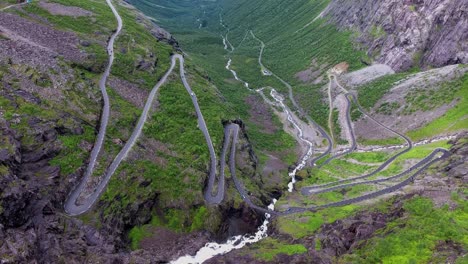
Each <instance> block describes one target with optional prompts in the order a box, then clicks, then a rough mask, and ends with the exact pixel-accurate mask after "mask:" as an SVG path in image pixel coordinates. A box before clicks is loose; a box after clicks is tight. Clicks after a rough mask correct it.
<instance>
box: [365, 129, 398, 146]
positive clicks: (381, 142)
mask: <svg viewBox="0 0 468 264" xmlns="http://www.w3.org/2000/svg"><path fill="white" fill-rule="evenodd" d="M382 129H383V128H382ZM356 140H357V142H358V143H359V144H362V145H365V146H366V145H367V146H385V145H402V144H406V141H405V140H404V139H402V138H401V137H394V138H384V139H366V138H360V137H359V138H357V139H356Z"/></svg>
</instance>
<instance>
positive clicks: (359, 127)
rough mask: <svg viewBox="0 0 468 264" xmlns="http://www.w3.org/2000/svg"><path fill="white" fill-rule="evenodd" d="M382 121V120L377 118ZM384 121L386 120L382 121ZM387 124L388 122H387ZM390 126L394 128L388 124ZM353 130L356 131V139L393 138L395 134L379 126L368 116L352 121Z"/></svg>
mask: <svg viewBox="0 0 468 264" xmlns="http://www.w3.org/2000/svg"><path fill="white" fill-rule="evenodd" d="M379 121H382V120H379ZM384 123H386V122H384ZM387 125H388V124H387ZM390 127H391V128H394V127H392V126H390ZM354 128H355V129H354V131H355V133H356V139H358V138H364V139H385V138H393V137H396V136H397V135H395V134H393V133H392V132H390V131H388V130H386V129H385V128H383V127H381V126H380V125H378V124H377V123H375V122H374V121H372V120H371V119H370V118H368V117H364V118H361V119H359V120H358V121H356V122H354Z"/></svg>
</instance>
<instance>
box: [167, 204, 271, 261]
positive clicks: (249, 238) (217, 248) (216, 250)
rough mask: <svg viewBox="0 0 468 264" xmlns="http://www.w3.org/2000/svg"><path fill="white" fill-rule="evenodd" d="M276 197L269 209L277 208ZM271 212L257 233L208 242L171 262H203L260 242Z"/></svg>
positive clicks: (266, 228) (266, 230) (265, 235)
mask: <svg viewBox="0 0 468 264" xmlns="http://www.w3.org/2000/svg"><path fill="white" fill-rule="evenodd" d="M275 203H276V199H273V202H272V203H271V204H270V205H269V206H268V209H270V210H274V209H275ZM270 217H271V215H270V214H265V221H263V224H262V225H261V226H260V227H258V230H257V232H256V233H255V234H252V235H250V234H246V235H243V236H240V235H239V236H234V237H231V238H229V239H228V240H227V241H226V243H223V244H218V243H215V242H212V243H207V244H206V245H205V246H204V247H202V248H201V249H200V250H198V252H197V254H196V255H195V256H190V255H188V256H184V257H181V258H179V259H177V260H174V261H171V264H201V263H203V262H205V261H207V260H209V259H210V258H212V257H214V256H217V255H223V254H226V253H228V252H230V251H232V250H234V249H239V248H242V247H244V246H245V245H248V244H252V243H255V242H258V241H260V240H262V239H264V238H265V237H267V236H268V234H267V232H268V224H269V223H270Z"/></svg>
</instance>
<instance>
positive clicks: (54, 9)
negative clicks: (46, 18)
mask: <svg viewBox="0 0 468 264" xmlns="http://www.w3.org/2000/svg"><path fill="white" fill-rule="evenodd" d="M39 6H40V7H42V8H44V9H46V10H47V11H49V13H51V14H52V15H59V16H72V17H82V16H92V15H93V12H90V11H88V10H85V9H82V8H79V7H76V6H64V5H61V4H57V3H49V2H39Z"/></svg>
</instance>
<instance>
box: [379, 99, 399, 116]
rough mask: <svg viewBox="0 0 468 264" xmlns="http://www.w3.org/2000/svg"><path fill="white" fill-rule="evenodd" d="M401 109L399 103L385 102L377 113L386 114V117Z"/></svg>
mask: <svg viewBox="0 0 468 264" xmlns="http://www.w3.org/2000/svg"><path fill="white" fill-rule="evenodd" d="M398 108H400V104H399V103H398V102H391V103H389V102H385V103H383V104H381V105H380V106H379V108H378V109H377V113H379V114H384V115H392V114H393V113H394V111H395V110H397V109H398Z"/></svg>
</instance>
